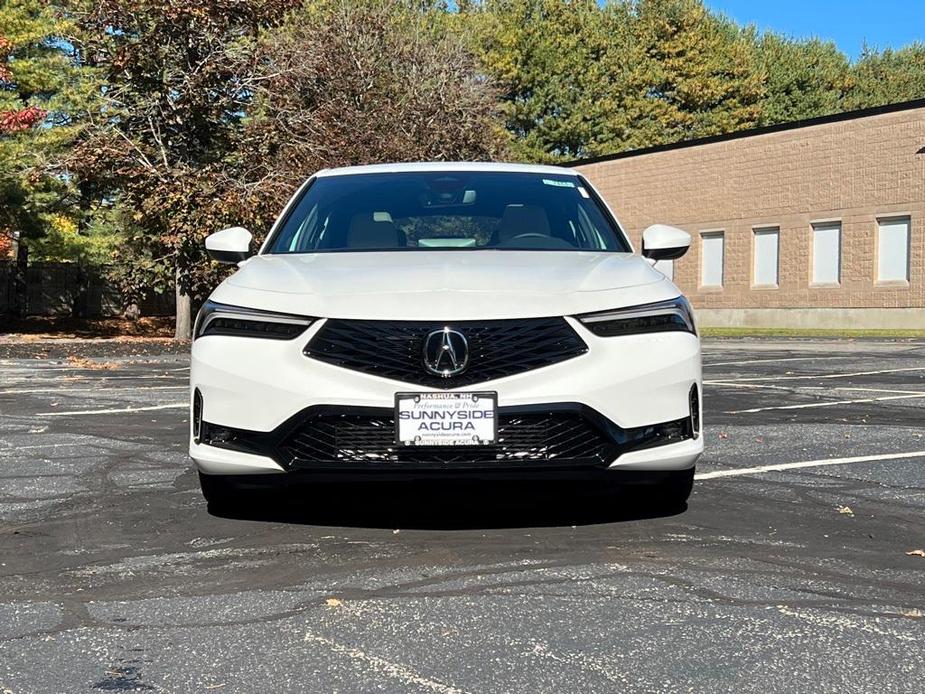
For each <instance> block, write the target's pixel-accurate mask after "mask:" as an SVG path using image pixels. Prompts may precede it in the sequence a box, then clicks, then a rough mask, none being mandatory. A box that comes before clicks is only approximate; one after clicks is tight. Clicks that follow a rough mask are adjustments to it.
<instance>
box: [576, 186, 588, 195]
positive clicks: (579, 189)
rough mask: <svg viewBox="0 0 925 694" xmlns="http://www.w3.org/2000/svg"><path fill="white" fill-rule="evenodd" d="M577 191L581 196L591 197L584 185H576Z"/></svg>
mask: <svg viewBox="0 0 925 694" xmlns="http://www.w3.org/2000/svg"><path fill="white" fill-rule="evenodd" d="M578 192H579V193H581V197H583V198H590V197H591V196H590V195H588V191H587V190H585V187H584V186H578Z"/></svg>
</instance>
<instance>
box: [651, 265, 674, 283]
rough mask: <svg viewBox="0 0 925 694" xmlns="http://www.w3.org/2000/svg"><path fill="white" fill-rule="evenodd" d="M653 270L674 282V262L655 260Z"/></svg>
mask: <svg viewBox="0 0 925 694" xmlns="http://www.w3.org/2000/svg"><path fill="white" fill-rule="evenodd" d="M655 269H656V270H658V271H659V272H660V273H662V274H663V275H665V277H667V278H668V279H670V280H671V281H672V282H674V261H673V260H657V261H655Z"/></svg>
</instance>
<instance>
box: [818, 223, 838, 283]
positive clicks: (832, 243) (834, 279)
mask: <svg viewBox="0 0 925 694" xmlns="http://www.w3.org/2000/svg"><path fill="white" fill-rule="evenodd" d="M840 281H841V222H823V223H819V224H813V284H838V283H839V282H840Z"/></svg>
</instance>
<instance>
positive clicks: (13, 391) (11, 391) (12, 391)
mask: <svg viewBox="0 0 925 694" xmlns="http://www.w3.org/2000/svg"><path fill="white" fill-rule="evenodd" d="M186 388H189V386H132V387H129V388H113V387H108V388H107V387H106V386H88V387H86V388H7V389H6V390H0V395H28V394H33V393H86V392H91V393H99V392H102V391H106V392H119V391H125V392H127V393H128V392H132V393H134V392H135V391H136V390H182V389H186Z"/></svg>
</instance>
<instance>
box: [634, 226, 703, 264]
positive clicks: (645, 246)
mask: <svg viewBox="0 0 925 694" xmlns="http://www.w3.org/2000/svg"><path fill="white" fill-rule="evenodd" d="M690 247H691V235H690V234H688V233H687V232H686V231H684V230H683V229H678V228H677V227H673V226H668V225H667V224H653V225H652V226H650V227H649V228H647V229H646V230H645V231H644V232H642V254H643V255H644V256H645V257H646V258H651V259H652V260H674V259H675V258H680V257H681V256H682V255H684V254H685V253H687V249H688V248H690Z"/></svg>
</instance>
